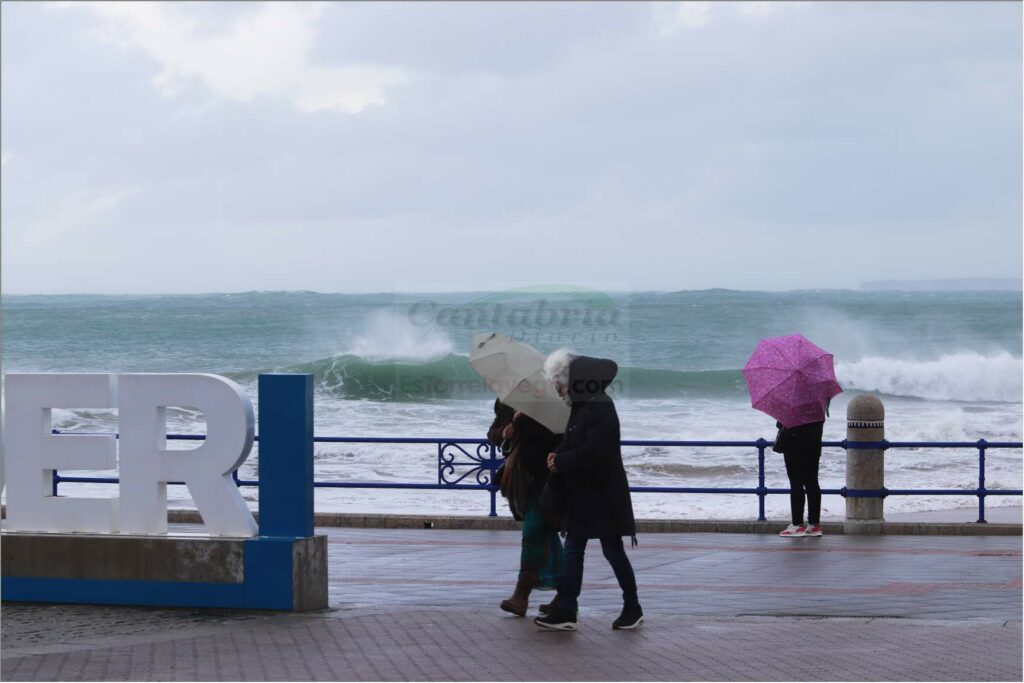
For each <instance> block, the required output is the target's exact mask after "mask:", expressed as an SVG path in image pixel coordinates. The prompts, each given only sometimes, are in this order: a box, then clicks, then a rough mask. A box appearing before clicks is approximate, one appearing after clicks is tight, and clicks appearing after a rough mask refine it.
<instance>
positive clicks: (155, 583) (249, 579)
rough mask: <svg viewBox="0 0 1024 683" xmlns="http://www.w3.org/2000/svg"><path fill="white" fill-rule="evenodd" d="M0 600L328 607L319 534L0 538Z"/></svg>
mask: <svg viewBox="0 0 1024 683" xmlns="http://www.w3.org/2000/svg"><path fill="white" fill-rule="evenodd" d="M2 542H3V555H2V563H0V569H2V571H0V573H2V590H3V600H4V601H5V602H55V603H84V604H111V605H155V606H164V607H220V608H223V607H237V608H251V609H282V610H292V611H307V610H315V609H324V608H326V607H327V537H326V536H313V537H309V538H287V537H285V538H268V537H262V538H261V537H257V538H252V539H245V538H215V537H205V536H128V535H124V536H120V535H118V536H111V535H95V534H58V533H53V534H46V533H43V534H30V533H16V532H5V533H4V534H3V537H2Z"/></svg>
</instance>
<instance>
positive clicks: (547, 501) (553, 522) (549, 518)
mask: <svg viewBox="0 0 1024 683" xmlns="http://www.w3.org/2000/svg"><path fill="white" fill-rule="evenodd" d="M568 503H569V501H568V498H567V496H566V492H565V482H563V481H562V478H561V477H559V476H558V475H557V474H553V475H551V476H550V477H548V480H547V483H545V484H544V488H543V489H542V490H541V492H540V499H538V501H537V505H538V507H540V511H541V514H543V515H544V523H545V524H547V525H548V528H550V529H558V530H561V529H562V528H563V526H564V525H565V515H566V512H568V507H569V505H568Z"/></svg>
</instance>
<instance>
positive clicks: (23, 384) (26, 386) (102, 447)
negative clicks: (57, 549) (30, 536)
mask: <svg viewBox="0 0 1024 683" xmlns="http://www.w3.org/2000/svg"><path fill="white" fill-rule="evenodd" d="M6 388H7V400H6V413H7V415H6V425H5V432H6V434H5V443H4V450H5V454H4V464H5V468H6V470H7V471H6V473H5V474H6V481H5V482H4V483H5V484H6V485H7V528H8V529H10V530H11V531H85V532H94V533H111V532H113V531H117V499H116V498H115V499H110V498H108V499H103V498H65V497H61V498H57V497H55V496H53V495H52V486H53V480H52V477H53V470H89V469H95V470H112V469H115V468H116V467H117V455H116V453H117V450H116V449H117V446H116V444H115V441H114V437H113V436H106V435H102V436H100V435H91V434H60V435H54V434H51V433H50V431H51V430H52V429H53V417H52V411H51V408H113V407H115V405H116V400H117V390H116V387H115V385H114V375H7V378H6Z"/></svg>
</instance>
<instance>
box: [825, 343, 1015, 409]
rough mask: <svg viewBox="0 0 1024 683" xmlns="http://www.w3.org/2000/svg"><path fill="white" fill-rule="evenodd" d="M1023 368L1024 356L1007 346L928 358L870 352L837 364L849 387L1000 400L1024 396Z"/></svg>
mask: <svg viewBox="0 0 1024 683" xmlns="http://www.w3.org/2000/svg"><path fill="white" fill-rule="evenodd" d="M1021 370H1022V366H1021V359H1020V358H1017V357H1015V356H1012V355H1011V354H1009V353H1006V352H1001V353H996V354H991V355H982V354H979V353H973V352H963V353H953V354H948V355H944V356H942V357H940V358H939V359H937V360H929V361H911V360H897V359H894V358H884V357H866V358H863V359H861V360H859V361H856V362H853V363H838V364H837V365H836V375H837V376H838V378H839V383H840V384H841V385H842V386H843V387H844V388H845V389H855V390H859V391H876V392H879V393H883V394H889V395H891V396H911V397H915V398H923V399H929V400H933V401H992V402H999V403H1020V402H1021V389H1022V386H1021Z"/></svg>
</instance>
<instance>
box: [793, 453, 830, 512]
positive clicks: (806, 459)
mask: <svg viewBox="0 0 1024 683" xmlns="http://www.w3.org/2000/svg"><path fill="white" fill-rule="evenodd" d="M784 457H785V460H786V476H788V477H789V489H790V494H789V510H790V513H791V514H792V518H793V524H796V525H800V524H802V523H803V521H804V498H805V497H806V498H807V521H808V522H809V523H810V524H818V523H820V522H821V487H820V486H819V485H818V461H819V460H820V459H821V456H820V455H818V454H813V455H812V454H808V453H801V452H799V451H796V452H794V453H785V454H784Z"/></svg>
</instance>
